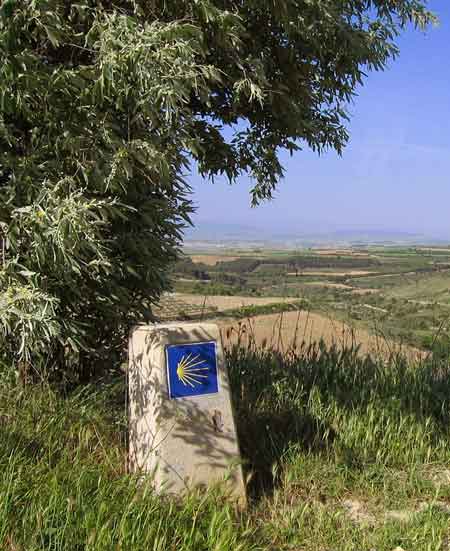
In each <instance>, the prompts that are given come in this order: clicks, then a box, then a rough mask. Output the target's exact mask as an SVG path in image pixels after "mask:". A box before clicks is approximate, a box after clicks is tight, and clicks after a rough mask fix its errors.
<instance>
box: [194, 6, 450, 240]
mask: <svg viewBox="0 0 450 551" xmlns="http://www.w3.org/2000/svg"><path fill="white" fill-rule="evenodd" d="M429 8H430V9H431V10H432V11H433V12H434V13H436V14H437V15H438V17H439V19H440V23H439V26H437V27H432V28H430V29H428V30H427V31H426V33H423V32H419V31H413V30H410V31H407V32H406V33H405V34H404V35H403V36H402V37H401V38H400V40H399V41H398V44H399V46H400V49H401V52H400V56H399V57H398V58H397V59H396V60H395V61H393V62H391V63H390V65H389V67H388V68H387V70H386V71H384V72H381V73H370V74H369V75H368V77H367V78H366V80H365V83H364V86H363V87H361V88H359V90H358V96H357V97H356V98H355V100H354V103H353V104H352V105H351V106H350V109H349V111H350V114H351V122H350V124H349V125H348V129H349V132H350V141H349V143H348V145H347V147H346V149H345V151H344V154H343V156H342V157H339V156H338V155H337V154H336V153H334V152H328V153H326V154H324V155H321V156H320V157H319V156H318V155H317V154H315V153H313V152H311V151H308V150H306V149H305V150H303V151H300V152H297V153H296V154H295V155H294V156H293V157H290V156H289V155H288V154H282V155H281V159H282V162H283V165H284V168H285V177H284V179H283V180H282V181H281V183H280V185H279V188H278V191H277V193H276V195H275V198H274V199H273V200H272V201H270V202H268V203H264V204H263V205H260V206H259V207H257V208H251V206H250V196H249V189H250V188H251V186H252V184H251V181H250V179H249V178H247V177H242V178H240V180H239V181H238V183H237V184H235V185H233V186H230V185H229V184H227V183H226V181H225V180H218V181H217V182H216V183H215V184H211V183H210V182H209V181H204V180H202V178H201V177H200V176H198V175H197V174H191V176H190V177H189V181H190V184H191V185H192V187H193V200H194V204H195V206H196V208H197V212H196V214H195V216H194V218H193V220H194V223H195V225H196V226H197V227H198V228H199V230H201V228H202V226H204V227H206V226H207V225H208V224H211V223H214V224H229V225H245V226H246V227H251V228H264V229H265V231H266V232H267V230H268V229H269V230H271V229H273V231H274V232H277V233H280V232H291V233H297V232H298V233H308V232H325V233H326V232H334V231H348V230H371V231H372V230H383V231H393V232H397V231H401V232H410V233H418V234H421V235H424V236H428V237H439V238H444V239H450V2H449V0H430V1H429Z"/></svg>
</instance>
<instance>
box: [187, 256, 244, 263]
mask: <svg viewBox="0 0 450 551" xmlns="http://www.w3.org/2000/svg"><path fill="white" fill-rule="evenodd" d="M239 258H240V257H239V256H227V255H221V254H193V255H191V259H192V262H195V263H196V264H206V265H207V266H215V265H216V264H217V263H218V262H231V261H232V260H238V259H239Z"/></svg>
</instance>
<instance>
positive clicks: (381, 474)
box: [0, 344, 450, 551]
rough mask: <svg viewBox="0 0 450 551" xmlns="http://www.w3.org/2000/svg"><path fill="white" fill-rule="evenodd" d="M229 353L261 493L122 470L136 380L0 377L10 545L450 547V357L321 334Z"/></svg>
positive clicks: (5, 544)
mask: <svg viewBox="0 0 450 551" xmlns="http://www.w3.org/2000/svg"><path fill="white" fill-rule="evenodd" d="M227 362H228V365H229V371H230V380H231V386H232V392H233V401H234V405H235V408H236V415H237V427H238V432H239V438H240V443H241V448H242V456H243V461H244V469H245V473H246V480H247V488H248V493H249V506H248V508H247V510H244V511H242V510H239V509H237V508H236V507H235V505H234V503H233V502H232V501H230V500H229V499H227V498H226V496H225V495H224V494H223V493H222V492H221V490H220V488H216V489H211V490H210V491H209V492H207V493H205V492H201V493H195V492H193V493H192V494H190V495H187V496H185V498H183V499H173V498H170V497H168V496H167V497H157V496H155V495H154V494H153V492H152V490H151V484H150V480H138V479H136V478H135V477H133V476H131V475H128V474H127V473H126V430H125V429H126V416H125V413H124V412H125V401H124V381H122V380H117V381H112V382H111V381H110V382H108V383H107V382H105V381H103V382H102V381H98V382H97V383H96V384H95V385H92V386H89V387H83V388H78V389H77V390H75V391H71V392H68V391H66V392H63V391H62V390H61V389H54V388H53V389H51V388H48V387H45V386H42V387H32V388H18V387H17V386H15V385H14V384H13V383H12V382H8V381H7V379H6V378H5V377H2V379H1V383H0V432H1V437H2V445H1V447H0V548H1V549H2V550H3V549H5V551H43V550H68V551H69V550H70V551H73V550H90V551H91V550H92V551H97V550H102V551H103V550H105V551H106V550H108V551H109V550H115V549H120V550H130V551H135V550H136V551H139V550H142V551H144V550H145V551H148V550H150V549H151V550H160V551H163V550H164V551H166V550H168V551H170V550H173V551H207V550H208V551H209V550H211V551H212V550H214V551H229V550H241V551H250V550H252V551H256V550H268V551H293V550H296V551H302V550H304V551H373V550H376V551H392V550H393V549H395V548H396V547H398V546H400V547H401V548H402V549H404V550H407V551H423V550H429V551H438V550H439V551H441V550H442V551H444V550H445V549H448V538H449V536H450V531H449V521H450V471H449V461H450V448H449V446H448V441H449V440H448V439H449V436H450V435H449V431H450V423H449V421H450V407H449V401H448V396H449V395H450V368H449V365H448V361H438V360H433V359H429V360H428V361H427V362H423V363H419V364H412V363H408V362H405V361H404V360H402V358H400V357H392V358H390V360H389V361H386V360H385V359H382V360H376V359H373V358H364V357H361V356H360V355H358V354H357V353H356V351H355V350H352V349H345V350H342V349H340V350H338V349H336V348H328V347H326V346H325V345H324V344H319V345H310V346H304V347H300V348H298V349H297V350H292V351H291V352H290V353H286V354H280V353H279V352H273V351H270V350H261V349H260V348H257V347H251V348H247V349H242V348H238V347H234V348H231V349H229V350H228V352H227Z"/></svg>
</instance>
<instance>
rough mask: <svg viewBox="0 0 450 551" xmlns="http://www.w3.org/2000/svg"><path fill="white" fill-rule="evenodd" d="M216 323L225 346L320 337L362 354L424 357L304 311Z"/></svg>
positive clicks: (281, 346) (286, 344)
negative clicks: (356, 347) (357, 348)
mask: <svg viewBox="0 0 450 551" xmlns="http://www.w3.org/2000/svg"><path fill="white" fill-rule="evenodd" d="M218 323H219V325H220V327H221V328H222V330H223V331H222V333H223V336H224V340H225V344H226V345H233V344H237V343H241V344H243V345H245V346H248V345H249V344H252V343H254V344H255V345H256V346H257V347H263V348H264V347H268V348H273V349H276V350H279V351H280V352H282V351H287V350H289V349H291V348H296V347H299V346H301V344H302V343H305V344H306V345H309V344H312V343H315V342H318V341H320V340H323V341H324V342H325V344H326V345H327V346H332V345H336V346H337V347H340V348H352V347H355V346H358V347H359V352H360V354H361V355H366V354H372V355H373V356H376V357H384V358H387V357H390V356H392V355H394V354H397V353H403V354H404V355H405V356H406V357H408V358H409V359H410V360H411V361H417V360H419V359H420V358H423V356H424V353H423V352H422V351H421V350H419V349H416V348H413V347H409V346H405V345H400V344H399V343H396V342H393V341H388V340H386V339H385V338H383V337H380V336H377V335H372V334H370V333H369V332H368V331H365V330H364V329H359V328H358V329H357V328H354V327H351V326H350V325H348V324H346V323H344V322H342V321H338V320H335V319H333V318H329V317H326V316H324V315H321V314H316V313H312V312H307V311H298V312H284V313H283V314H267V315H262V316H255V317H252V318H248V319H246V320H243V321H239V322H238V321H234V322H230V321H226V320H220V321H219V322H218Z"/></svg>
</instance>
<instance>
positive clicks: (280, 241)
mask: <svg viewBox="0 0 450 551" xmlns="http://www.w3.org/2000/svg"><path fill="white" fill-rule="evenodd" d="M449 241H450V240H449V239H443V238H440V237H434V236H429V235H423V234H418V233H411V232H404V231H397V230H379V229H370V228H367V229H364V228H363V229H359V228H358V229H346V228H342V229H337V230H333V231H328V232H321V231H307V230H305V229H302V230H299V231H298V232H294V231H292V230H283V229H281V230H280V229H279V228H273V229H270V228H258V227H252V226H246V225H240V224H222V223H215V222H199V223H198V224H197V226H195V227H193V228H189V229H187V230H186V232H185V245H186V246H187V247H195V248H208V247H224V246H226V247H230V246H231V247H244V248H247V247H254V246H259V247H271V246H276V247H282V248H292V247H301V248H304V247H320V246H358V245H387V246H388V245H434V244H435V245H442V244H445V245H447V244H448V243H449Z"/></svg>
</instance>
